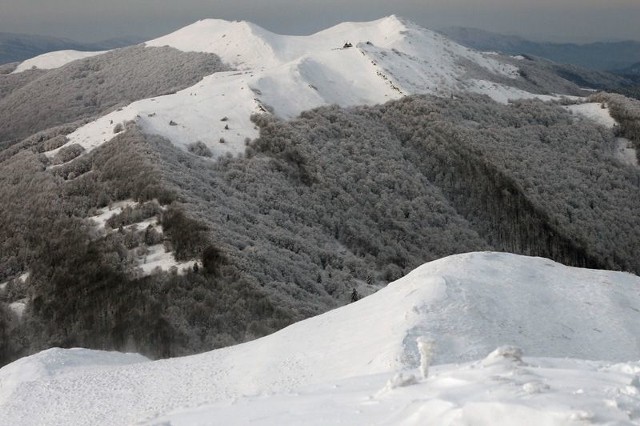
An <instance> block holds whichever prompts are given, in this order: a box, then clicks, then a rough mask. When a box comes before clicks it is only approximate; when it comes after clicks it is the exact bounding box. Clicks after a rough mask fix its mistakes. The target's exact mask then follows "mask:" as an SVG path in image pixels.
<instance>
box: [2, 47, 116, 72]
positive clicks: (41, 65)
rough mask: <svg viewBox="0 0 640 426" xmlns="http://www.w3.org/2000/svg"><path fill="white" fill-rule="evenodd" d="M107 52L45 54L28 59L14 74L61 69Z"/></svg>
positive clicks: (70, 51)
mask: <svg viewBox="0 0 640 426" xmlns="http://www.w3.org/2000/svg"><path fill="white" fill-rule="evenodd" d="M103 53H106V51H100V52H80V51H77V50H58V51H56V52H49V53H44V54H42V55H39V56H36V57H35V58H31V59H27V60H26V61H24V62H22V63H20V65H18V67H17V68H16V69H15V70H14V71H13V73H12V74H17V73H20V72H24V71H27V70H30V69H33V68H37V69H41V70H50V69H54V68H60V67H62V66H65V65H66V64H68V63H69V62H73V61H76V60H78V59H84V58H90V57H92V56H97V55H101V54H103Z"/></svg>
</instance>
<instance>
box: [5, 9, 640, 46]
mask: <svg viewBox="0 0 640 426" xmlns="http://www.w3.org/2000/svg"><path fill="white" fill-rule="evenodd" d="M389 14H396V15H399V16H404V17H406V18H409V19H411V20H412V21H414V22H416V23H418V24H420V25H423V26H425V27H428V28H433V29H437V28H442V27H445V26H452V25H457V26H468V27H476V28H481V29H486V30H490V31H495V32H500V33H506V34H518V35H522V36H525V37H528V38H533V39H536V40H549V41H576V42H589V41H596V40H623V39H634V40H640V0H323V1H317V0H316V1H313V0H108V1H107V0H0V32H18V33H30V34H42V35H53V36H59V37H60V36H61V37H68V38H72V39H76V40H78V41H98V40H103V39H108V38H113V37H120V36H129V35H130V36H142V37H146V38H153V37H155V36H159V35H163V34H166V33H168V32H171V31H172V30H175V29H177V28H180V27H182V26H185V25H187V24H189V23H192V22H194V21H196V20H198V19H203V18H222V19H230V20H240V19H243V20H248V21H251V22H254V23H256V24H258V25H261V26H262V27H264V28H267V29H269V30H271V31H274V32H277V33H280V34H310V33H312V32H314V31H317V30H320V29H323V28H326V27H328V26H331V25H333V24H336V23H338V22H342V21H347V20H349V21H365V20H371V19H376V18H380V17H383V16H386V15H389Z"/></svg>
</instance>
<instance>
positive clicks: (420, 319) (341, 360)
mask: <svg viewBox="0 0 640 426" xmlns="http://www.w3.org/2000/svg"><path fill="white" fill-rule="evenodd" d="M639 327H640V278H639V277H637V276H635V275H631V274H627V273H620V272H610V271H595V270H587V269H578V268H570V267H566V266H562V265H560V264H558V263H555V262H552V261H550V260H546V259H542V258H530V257H525V256H517V255H511V254H504V253H490V252H487V253H470V254H464V255H456V256H451V257H448V258H444V259H441V260H438V261H435V262H431V263H428V264H425V265H423V266H422V267H420V268H418V269H416V270H415V271H413V272H412V273H410V274H409V275H407V276H405V277H404V278H402V279H400V280H398V281H396V282H394V283H391V284H389V285H388V286H387V287H386V288H384V289H382V290H380V291H379V292H377V293H375V294H373V295H371V296H369V297H367V298H365V299H362V300H361V301H358V302H357V303H353V304H350V305H347V306H345V307H342V308H340V309H337V310H334V311H331V312H328V313H326V314H323V315H320V316H318V317H315V318H311V319H308V320H306V321H302V322H300V323H297V324H294V325H292V326H290V327H287V328H286V329H284V330H281V331H280V332H278V333H275V334H273V335H270V336H267V337H264V338H262V339H258V340H256V341H253V342H249V343H245V344H242V345H238V346H234V347H229V348H224V349H220V350H216V351H212V352H208V353H205V354H201V355H194V356H189V357H184V358H175V359H171V360H160V361H154V362H141V363H137V364H135V365H127V364H128V361H129V360H130V358H129V357H130V355H124V354H118V353H113V354H111V355H110V356H111V357H113V360H112V361H113V362H112V364H118V363H120V364H122V365H120V366H109V367H104V366H103V364H104V363H101V364H100V366H96V367H87V368H83V369H77V368H65V367H64V366H63V365H62V364H63V363H65V362H67V361H66V359H67V357H73V356H76V355H78V353H74V352H69V351H66V350H62V349H52V350H48V351H45V352H41V353H39V354H36V355H33V356H31V357H28V358H24V359H22V360H19V361H17V362H16V363H13V364H10V365H8V366H6V367H4V368H2V369H0V424H12V425H21V424H33V423H38V424H87V425H89V424H91V425H95V424H131V423H134V422H144V421H147V422H149V424H158V425H159V424H167V422H171V423H170V424H173V425H178V424H194V423H195V424H246V423H249V422H255V423H258V424H337V423H340V422H343V423H342V424H345V423H344V422H345V421H346V424H396V423H403V424H457V425H466V424H469V425H470V424H474V425H479V424H480V425H483V424H484V425H495V424H551V425H555V424H581V423H580V422H583V423H584V422H585V421H588V422H591V423H595V424H637V422H638V421H640V396H639V394H640V389H639V387H640V379H639V378H638V376H639V375H640V363H638V362H637V361H638V359H639V358H640V337H639V336H638V333H637V330H638V329H639ZM418 338H422V339H423V341H429V342H431V341H433V342H434V344H435V347H434V349H433V352H432V353H431V354H430V355H432V356H433V360H432V363H433V365H435V367H434V366H431V367H430V368H429V375H428V378H427V379H422V377H421V376H420V374H419V371H418V368H419V367H420V354H419V351H418V345H417V343H416V342H417V339H418ZM503 345H515V346H518V347H520V348H522V350H524V353H525V354H526V355H527V356H530V357H532V358H524V359H523V360H521V359H520V358H521V353H520V350H517V349H514V348H502V349H500V350H499V351H497V352H494V353H492V354H491V355H490V356H489V357H487V354H489V353H491V352H492V351H494V350H495V348H496V347H502V346H503ZM93 353H94V352H93V351H84V352H82V353H81V354H82V358H83V360H84V361H83V363H86V364H92V363H93V362H94V361H93V356H94V355H93ZM98 354H99V356H101V357H102V356H105V355H104V353H103V352H98ZM85 357H86V358H85ZM535 357H553V358H564V357H568V358H575V359H565V360H559V359H547V358H535ZM578 359H586V360H606V361H603V362H595V361H580V360H578ZM474 360H475V362H473V361H474ZM477 360H481V361H477ZM615 362H626V363H621V364H615V365H614V364H613V363H615ZM449 363H466V364H462V365H443V364H449ZM43 365H44V366H46V367H45V368H43V367H42V366H43ZM52 369H53V370H55V371H56V373H55V374H49V373H48V371H50V370H52ZM399 374H402V375H399ZM411 375H413V376H414V377H413V378H412V377H411ZM23 378H25V379H23ZM5 383H9V384H10V385H8V386H7V385H5ZM274 393H277V394H275V395H274ZM500 422H502V423H500ZM615 422H617V423H615Z"/></svg>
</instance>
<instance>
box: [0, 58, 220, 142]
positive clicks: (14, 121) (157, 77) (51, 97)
mask: <svg viewBox="0 0 640 426" xmlns="http://www.w3.org/2000/svg"><path fill="white" fill-rule="evenodd" d="M228 69H229V68H228V67H226V66H225V65H223V64H222V63H221V62H220V59H219V58H218V57H217V56H216V55H213V54H208V53H185V52H180V51H178V50H176V49H173V48H170V47H154V48H151V47H142V46H134V47H128V48H124V49H118V50H114V51H111V52H107V53H105V54H102V55H98V56H95V57H91V58H87V59H84V60H81V61H74V62H71V63H69V64H67V65H65V66H63V67H62V68H58V69H54V70H51V71H48V72H47V71H41V70H33V71H32V70H30V71H26V72H22V73H18V74H11V75H5V76H3V77H2V78H1V79H0V117H2V121H1V122H0V146H2V145H4V146H9V145H11V144H13V143H16V142H18V141H20V140H21V139H22V138H25V137H27V136H29V135H32V134H33V133H35V132H37V131H41V130H45V129H48V128H50V127H52V126H56V125H61V124H67V123H71V122H75V121H78V120H81V119H89V118H93V117H94V116H95V115H96V114H103V113H105V112H107V111H109V110H111V109H114V108H117V107H118V106H125V105H128V104H130V103H131V102H133V101H136V100H139V99H144V98H149V97H153V96H161V95H166V94H168V93H174V92H176V91H178V90H181V89H184V88H186V87H189V86H191V85H193V84H195V83H196V82H198V81H199V80H200V79H202V77H204V76H206V75H209V74H212V73H214V72H218V71H224V70H228Z"/></svg>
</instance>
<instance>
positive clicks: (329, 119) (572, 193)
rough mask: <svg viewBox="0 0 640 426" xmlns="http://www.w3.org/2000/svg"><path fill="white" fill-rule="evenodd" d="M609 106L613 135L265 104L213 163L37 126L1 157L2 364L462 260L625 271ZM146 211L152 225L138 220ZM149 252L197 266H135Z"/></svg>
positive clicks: (219, 321)
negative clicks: (84, 145)
mask: <svg viewBox="0 0 640 426" xmlns="http://www.w3.org/2000/svg"><path fill="white" fill-rule="evenodd" d="M602 96H604V95H602ZM606 102H608V103H609V104H610V106H611V111H612V114H614V116H616V118H618V120H619V121H620V123H621V129H615V130H614V131H612V130H609V129H605V128H603V127H599V126H597V125H596V124H593V123H591V122H590V121H587V120H584V119H582V118H579V117H577V116H573V115H572V114H571V113H569V112H567V111H566V110H565V109H563V108H562V107H561V106H559V105H553V104H548V103H543V102H541V101H519V102H513V103H511V104H509V105H502V104H498V103H495V102H493V101H491V100H490V99H489V98H487V97H484V96H474V95H464V96H462V95H461V96H457V97H455V98H451V99H449V98H446V99H445V98H436V97H422V96H415V97H408V98H404V99H402V100H399V101H395V102H391V103H388V104H385V105H381V106H374V107H357V108H350V109H342V108H338V107H324V108H320V109H316V110H313V111H308V112H304V113H303V114H302V115H301V116H300V117H299V118H297V119H295V120H292V121H288V122H286V121H282V120H279V119H277V118H275V117H273V116H270V115H259V116H255V117H254V122H255V124H256V125H257V126H258V127H259V128H260V137H259V138H258V139H257V140H255V141H248V146H247V150H246V153H245V154H244V155H242V156H240V157H231V156H227V157H224V158H220V159H218V160H215V161H214V160H212V159H211V158H209V157H208V153H207V152H206V151H205V150H201V149H196V148H197V147H195V145H194V149H190V150H189V151H183V150H180V149H179V148H177V147H175V146H174V145H172V144H171V143H170V142H169V141H167V140H165V139H162V138H160V137H156V136H149V135H145V134H143V133H141V132H140V131H139V130H138V129H137V128H136V126H135V125H134V124H130V125H128V126H127V127H126V128H125V129H123V131H122V132H120V133H119V134H118V135H117V136H116V138H115V139H113V140H112V141H111V142H109V143H107V144H105V145H103V146H101V147H100V148H98V149H96V150H94V151H91V152H90V153H84V154H83V153H72V154H73V156H75V155H78V157H77V158H75V160H73V161H70V162H66V163H64V164H61V165H55V164H54V163H56V159H55V158H53V159H49V158H47V157H46V156H45V155H43V154H42V152H43V151H46V150H49V149H51V148H52V147H56V146H59V145H58V144H59V142H58V141H57V140H59V139H60V138H62V139H63V140H64V135H65V134H66V133H68V132H69V131H71V130H70V129H68V128H65V126H61V127H57V128H53V129H51V130H48V131H45V132H41V133H39V134H37V135H36V136H33V137H30V138H28V139H26V140H24V141H22V142H21V143H19V144H16V145H14V146H13V147H12V148H11V149H5V150H4V151H3V152H2V157H0V160H2V161H1V162H0V198H1V199H2V200H3V202H2V203H1V204H0V221H1V226H0V242H1V244H2V247H1V250H0V271H1V274H0V282H2V281H7V284H6V286H5V287H4V289H3V290H1V291H0V363H2V364H3V363H6V362H8V361H11V360H12V359H15V358H16V357H18V356H21V355H24V354H28V353H32V352H34V351H38V350H40V349H43V348H46V347H51V346H63V347H69V346H84V347H92V348H104V349H118V350H134V351H138V352H141V353H144V354H146V355H149V356H151V357H166V356H176V355H183V354H188V353H194V352H200V351H204V350H208V349H212V348H215V347H221V346H226V345H229V344H233V343H236V342H241V341H245V340H249V339H252V338H255V337H258V336H261V335H264V334H267V333H270V332H272V331H275V330H277V329H279V328H281V327H283V326H285V325H287V324H289V323H291V322H293V321H296V320H300V319H302V318H305V317H308V316H311V315H315V314H318V313H321V312H324V311H326V310H328V309H331V308H333V307H336V306H339V305H342V304H345V303H348V302H349V300H350V297H351V294H352V292H353V290H354V289H356V291H357V293H358V294H360V295H367V294H369V293H372V292H374V291H375V290H376V289H378V288H380V286H383V285H385V284H386V283H388V282H390V281H392V280H395V279H397V278H399V277H401V276H403V275H404V274H406V273H407V272H409V271H410V270H412V269H414V268H415V267H417V266H418V265H420V264H422V263H424V262H426V261H429V260H433V259H436V258H440V257H443V256H446V255H449V254H453V253H461V252H467V251H475V250H488V249H492V250H504V251H510V252H515V253H522V254H531V255H538V256H544V257H549V258H552V259H555V260H558V261H561V262H563V263H566V264H569V265H577V266H587V267H597V268H608V269H616V270H627V271H632V272H636V273H637V272H639V271H640V260H639V259H638V258H637V256H636V254H637V253H638V252H639V250H640V247H639V241H640V223H639V222H640V217H639V216H638V215H637V214H635V212H637V211H639V209H640V197H638V190H639V189H640V188H639V187H640V170H639V169H638V168H637V167H633V166H629V165H625V164H622V163H620V162H618V160H616V159H615V156H614V154H613V153H614V149H615V134H614V132H620V131H623V132H627V133H625V134H627V135H628V137H629V138H630V139H632V138H633V134H632V133H633V132H634V130H633V129H634V128H635V127H634V124H633V123H637V122H638V121H637V120H636V119H635V118H634V117H635V116H631V115H629V114H631V112H629V111H635V110H634V109H633V105H634V104H633V103H628V102H631V101H628V100H624V98H618V97H611V98H607V100H606ZM616 102H617V103H616ZM618 104H619V105H621V106H619V107H618V106H616V105H618ZM621 111H622V112H621ZM624 111H627V112H626V114H628V115H629V117H630V118H629V119H628V120H625V119H623V116H624V114H625V112H624ZM624 117H626V116H624ZM634 120H636V121H634ZM70 151H71V150H70ZM80 154H82V155H80ZM73 156H72V157H70V158H73ZM122 200H133V201H135V202H137V206H136V207H133V208H127V209H125V210H123V211H122V212H121V213H120V214H118V215H115V216H113V217H112V218H110V219H109V220H107V221H106V224H105V230H97V229H96V227H95V225H94V224H92V222H90V221H89V219H88V218H89V217H92V216H95V215H96V212H97V211H98V209H101V208H105V207H108V206H109V205H110V204H112V203H114V202H117V201H122ZM151 216H157V217H159V223H160V224H161V226H162V229H163V231H164V233H163V234H158V233H157V232H156V231H155V230H154V229H151V228H149V227H141V228H139V227H137V226H135V225H133V224H135V223H138V222H140V221H141V220H145V219H147V218H149V217H151ZM132 225H133V226H132ZM157 244H164V246H165V249H166V250H168V251H170V252H171V253H173V254H174V255H175V257H176V259H178V260H189V259H196V260H197V261H198V263H197V265H196V266H194V267H193V268H192V269H191V270H189V271H188V272H187V273H184V274H183V273H178V272H177V271H176V270H175V269H173V270H168V271H160V270H155V271H154V272H153V273H151V274H143V273H141V271H140V268H139V266H138V263H137V262H138V260H137V259H139V257H140V255H141V253H142V254H144V253H146V252H148V251H149V248H150V247H152V246H155V245H157ZM26 272H28V273H29V275H28V276H27V277H26V278H23V279H21V278H19V277H20V276H21V275H22V274H24V273H26ZM23 277H24V276H23ZM16 301H24V303H25V304H26V305H25V306H26V307H25V310H24V312H23V313H22V315H21V316H20V315H18V314H17V313H16V312H15V310H12V309H10V308H9V305H10V304H11V303H15V302H16Z"/></svg>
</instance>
